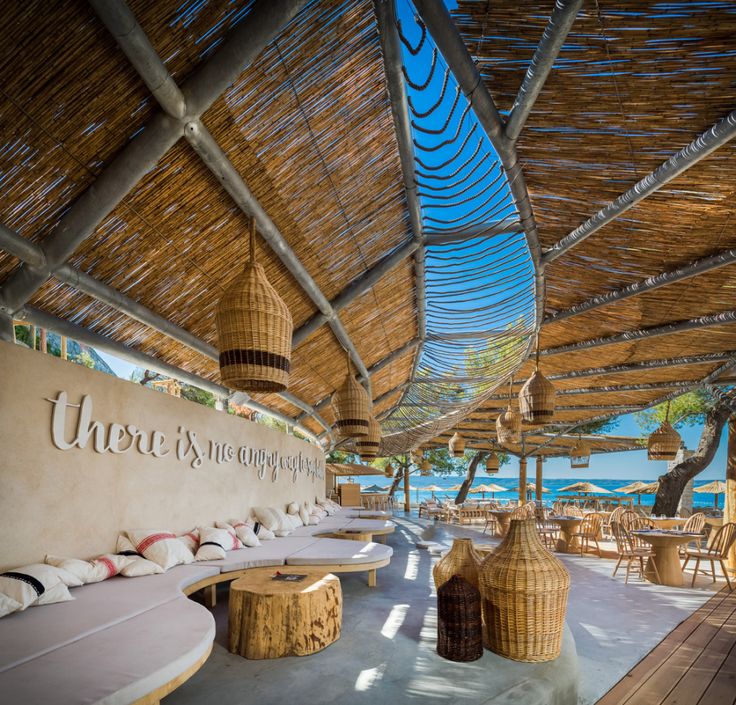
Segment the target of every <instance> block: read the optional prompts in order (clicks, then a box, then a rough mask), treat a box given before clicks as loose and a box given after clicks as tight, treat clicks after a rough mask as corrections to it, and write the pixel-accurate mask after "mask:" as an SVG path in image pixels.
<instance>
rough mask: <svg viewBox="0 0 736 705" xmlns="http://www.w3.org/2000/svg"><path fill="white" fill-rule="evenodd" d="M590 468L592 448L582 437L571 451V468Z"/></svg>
mask: <svg viewBox="0 0 736 705" xmlns="http://www.w3.org/2000/svg"><path fill="white" fill-rule="evenodd" d="M589 466H590V446H589V445H588V444H587V443H586V442H585V441H584V440H583V439H582V438H580V437H578V442H577V443H576V444H575V445H574V446H573V447H572V448H571V449H570V467H571V468H587V467H589Z"/></svg>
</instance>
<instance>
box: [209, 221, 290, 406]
mask: <svg viewBox="0 0 736 705" xmlns="http://www.w3.org/2000/svg"><path fill="white" fill-rule="evenodd" d="M215 326H216V328H217V339H218V343H219V347H220V378H221V379H222V383H223V384H224V385H225V386H227V387H229V388H231V389H237V390H240V391H244V392H281V391H283V390H284V389H286V387H287V386H288V383H289V368H290V365H291V334H292V331H293V328H294V325H293V323H292V320H291V312H290V311H289V309H288V307H287V305H286V304H285V303H284V301H283V299H282V298H281V297H280V296H279V295H278V294H277V293H276V289H274V288H273V287H272V286H271V284H270V283H269V281H268V279H267V278H266V272H265V271H264V269H263V266H262V265H260V264H259V263H258V262H256V224H255V219H254V220H253V221H251V231H250V260H249V262H248V264H246V266H245V270H244V271H243V272H242V274H240V275H239V276H237V277H236V278H235V281H234V282H233V283H232V284H231V285H230V286H229V287H228V288H227V290H226V291H225V293H224V294H223V295H222V298H221V299H220V302H219V303H218V304H217V314H216V316H215Z"/></svg>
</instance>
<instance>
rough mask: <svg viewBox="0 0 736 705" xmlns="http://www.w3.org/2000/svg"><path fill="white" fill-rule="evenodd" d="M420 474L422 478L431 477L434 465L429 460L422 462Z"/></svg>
mask: <svg viewBox="0 0 736 705" xmlns="http://www.w3.org/2000/svg"><path fill="white" fill-rule="evenodd" d="M419 474H420V475H421V476H422V477H429V476H430V475H431V474H432V463H430V462H429V460H422V464H421V465H420V466H419Z"/></svg>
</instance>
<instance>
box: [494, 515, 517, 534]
mask: <svg viewBox="0 0 736 705" xmlns="http://www.w3.org/2000/svg"><path fill="white" fill-rule="evenodd" d="M513 511H514V510H513V509H491V514H493V516H494V517H495V518H496V536H501V537H502V538H503V537H504V536H506V534H508V533H509V529H510V528H511V514H512V513H513Z"/></svg>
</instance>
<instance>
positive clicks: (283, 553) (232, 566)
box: [198, 536, 320, 573]
mask: <svg viewBox="0 0 736 705" xmlns="http://www.w3.org/2000/svg"><path fill="white" fill-rule="evenodd" d="M318 541H320V539H316V538H312V537H310V536H300V537H296V536H286V537H284V538H280V539H276V540H275V541H267V542H266V543H262V544H261V545H260V546H258V547H256V548H243V549H241V550H240V551H230V552H229V553H228V554H227V555H226V556H225V559H224V560H219V561H209V562H207V561H206V562H204V563H199V564H198V565H208V566H209V565H211V566H216V567H218V568H219V569H220V571H221V572H222V573H229V572H231V571H233V570H244V569H246V568H262V567H265V566H280V565H284V562H285V560H286V557H287V556H290V555H291V554H292V553H296V552H297V551H299V550H301V549H303V548H307V547H308V546H311V545H312V544H313V543H316V542H318Z"/></svg>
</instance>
